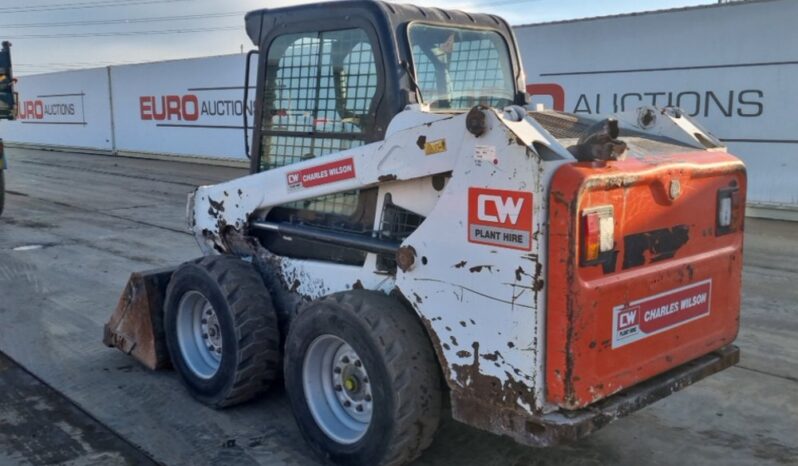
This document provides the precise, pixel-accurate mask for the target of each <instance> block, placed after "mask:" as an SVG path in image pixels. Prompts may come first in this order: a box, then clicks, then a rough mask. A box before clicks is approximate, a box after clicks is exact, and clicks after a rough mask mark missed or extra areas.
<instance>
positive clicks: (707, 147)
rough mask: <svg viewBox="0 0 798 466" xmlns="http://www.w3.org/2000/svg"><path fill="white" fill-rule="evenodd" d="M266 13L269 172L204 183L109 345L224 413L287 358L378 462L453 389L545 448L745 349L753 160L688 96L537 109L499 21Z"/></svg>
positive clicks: (314, 10)
mask: <svg viewBox="0 0 798 466" xmlns="http://www.w3.org/2000/svg"><path fill="white" fill-rule="evenodd" d="M246 29H247V33H248V34H249V36H250V37H251V38H252V41H253V42H254V44H255V45H256V46H257V47H258V50H257V60H258V66H257V69H258V73H257V83H256V102H257V106H256V112H255V124H254V135H253V143H252V147H251V150H250V151H249V155H250V157H251V162H252V166H251V168H252V169H251V172H252V174H251V175H249V176H246V177H243V178H240V179H235V180H232V181H229V182H225V183H221V184H218V185H215V186H203V187H200V188H198V189H197V190H196V191H195V192H194V193H192V194H190V196H189V201H188V208H187V214H188V226H189V228H190V230H191V231H192V232H193V233H194V234H195V235H196V239H197V242H198V244H199V246H200V248H201V249H202V251H203V255H204V256H203V257H202V258H200V259H197V260H193V261H190V262H186V263H184V264H182V265H180V266H179V267H177V268H176V269H173V270H172V269H170V270H156V271H149V272H142V273H136V274H133V276H132V277H131V280H130V282H129V283H128V285H127V288H126V290H125V292H124V293H123V295H122V298H121V299H120V302H119V306H118V308H117V310H116V312H115V313H114V315H113V316H112V318H111V321H110V322H109V323H108V325H107V326H106V329H105V331H106V332H105V338H104V340H105V343H106V344H108V345H109V346H116V347H118V348H120V349H122V350H123V351H125V352H127V353H129V354H132V355H133V356H134V357H136V358H137V359H138V360H139V361H141V362H143V363H144V364H145V365H147V366H148V367H150V368H153V369H156V368H161V367H167V366H169V365H170V364H171V366H173V367H174V368H175V369H176V370H177V372H178V373H179V375H180V377H181V378H182V380H183V382H184V383H185V385H186V387H187V388H188V391H189V392H190V393H191V394H192V395H193V396H194V397H196V398H197V399H198V400H200V401H202V402H203V403H206V404H208V405H210V406H213V407H224V406H229V405H232V404H235V403H239V402H243V401H245V400H248V399H250V398H252V397H254V396H256V395H258V394H260V393H262V392H264V391H265V390H266V389H267V388H268V387H269V385H270V384H273V383H275V382H276V381H277V380H278V377H279V374H280V371H281V370H282V375H283V378H284V383H285V386H286V391H287V393H288V397H289V399H290V403H291V406H292V408H293V412H294V415H295V417H296V421H297V423H298V425H299V428H300V430H301V431H302V433H303V435H304V437H305V438H306V439H307V441H308V443H309V444H310V446H311V447H312V448H313V449H314V450H315V451H317V452H319V453H320V454H321V455H323V456H325V457H327V458H329V459H331V460H332V461H334V462H337V463H344V464H359V465H398V464H403V463H406V462H408V461H410V460H412V459H414V458H416V457H417V456H419V455H420V454H421V452H422V450H424V449H425V448H426V447H427V446H429V445H430V443H431V442H432V439H433V435H434V433H435V431H436V428H437V426H438V421H439V417H440V413H441V409H442V405H443V404H444V400H446V403H447V404H448V405H450V406H451V415H452V416H453V418H454V419H456V420H458V421H461V422H464V423H466V424H469V425H471V426H475V427H477V428H480V429H484V430H486V431H489V432H493V433H496V434H500V435H507V436H509V437H512V438H513V439H515V440H516V441H518V442H520V443H523V444H527V445H532V446H548V445H554V444H557V443H560V442H567V441H573V440H576V439H578V438H580V437H583V436H585V435H587V434H589V433H591V432H593V431H595V430H597V429H599V428H600V427H602V426H604V425H605V424H607V423H609V422H610V421H613V420H615V419H617V418H619V417H621V416H624V415H627V414H629V413H631V412H634V411H635V410H638V409H640V408H642V407H644V406H646V405H648V404H650V403H653V402H654V401H656V400H658V399H661V398H663V397H665V396H668V395H670V394H671V393H673V392H675V391H677V390H680V389H682V388H684V387H685V386H687V385H690V384H692V383H694V382H696V381H698V380H700V379H702V378H704V377H706V376H708V375H710V374H713V373H715V372H718V371H720V370H723V369H725V368H727V367H729V366H731V365H733V364H735V363H736V362H737V361H738V357H739V352H738V349H737V348H736V347H735V346H733V345H731V343H732V341H733V340H734V339H735V337H736V334H737V330H738V320H739V312H740V280H741V267H742V244H743V243H742V234H743V220H744V218H743V209H744V206H745V192H746V175H745V168H744V166H743V164H742V163H741V162H740V161H739V160H738V159H737V158H735V157H733V156H731V155H729V154H727V153H726V152H725V150H724V148H723V146H722V144H721V143H720V142H719V141H718V140H717V139H716V138H715V137H713V136H712V135H711V134H710V133H709V132H707V131H705V130H704V129H702V128H701V127H700V126H699V125H698V124H696V123H695V122H693V121H691V120H690V119H689V118H688V117H687V116H685V115H683V114H682V113H681V112H680V111H679V109H676V108H665V109H657V108H650V107H644V108H640V109H638V110H635V111H631V112H626V113H620V114H617V115H614V116H613V117H611V118H607V119H606V120H587V119H585V118H583V117H578V116H574V115H569V114H565V113H559V112H553V111H545V110H543V111H537V112H527V110H526V109H525V107H524V106H525V105H526V104H527V99H526V94H525V92H524V86H525V77H524V73H523V69H522V67H521V62H520V58H519V53H518V49H517V45H516V42H515V38H514V36H513V33H512V30H511V29H510V27H509V26H508V24H507V23H506V22H505V21H504V20H503V19H501V18H499V17H496V16H492V15H484V14H472V13H465V12H461V11H445V10H441V9H437V8H420V7H416V6H410V5H395V4H390V3H384V2H376V1H346V2H340V3H325V4H319V5H303V6H295V7H288V8H280V9H273V10H259V11H254V12H251V13H249V14H248V15H247V16H246ZM528 65H529V66H532V67H534V63H532V64H528ZM248 87H249V85H248V84H247V85H245V88H248ZM245 127H246V125H245Z"/></svg>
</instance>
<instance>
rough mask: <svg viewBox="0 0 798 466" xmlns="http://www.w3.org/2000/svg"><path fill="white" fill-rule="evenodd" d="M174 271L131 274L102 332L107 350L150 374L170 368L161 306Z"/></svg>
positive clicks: (169, 269) (150, 271) (170, 269)
mask: <svg viewBox="0 0 798 466" xmlns="http://www.w3.org/2000/svg"><path fill="white" fill-rule="evenodd" d="M174 270H175V269H174V268H166V269H156V270H149V271H145V272H135V273H132V274H131V275H130V279H129V280H128V282H127V286H125V291H123V292H122V296H121V297H120V298H119V304H117V305H116V310H115V311H114V313H113V315H112V316H111V319H110V320H109V321H108V323H107V324H105V327H104V331H103V343H105V345H106V346H109V347H111V348H118V349H119V350H121V351H122V352H124V353H125V354H129V355H131V356H133V357H134V358H135V359H136V360H138V361H139V362H140V363H142V364H144V366H146V367H147V368H149V369H152V370H157V369H166V368H168V367H169V366H170V363H169V353H168V350H167V349H166V339H165V336H164V328H163V303H164V299H165V296H166V286H167V285H168V284H169V280H170V279H171V278H172V273H173V272H174Z"/></svg>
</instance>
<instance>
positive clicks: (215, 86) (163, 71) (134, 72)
mask: <svg viewBox="0 0 798 466" xmlns="http://www.w3.org/2000/svg"><path fill="white" fill-rule="evenodd" d="M244 57H245V56H244V55H226V56H219V57H208V58H200V59H193V60H176V61H166V62H158V63H145V64H139V65H125V66H118V67H112V68H111V80H112V83H113V86H112V87H113V104H114V126H115V128H116V148H117V150H119V151H125V152H138V153H154V154H175V155H186V156H200V157H215V158H227V159H241V160H245V159H246V156H245V154H244V152H245V150H244V129H243V128H244V126H243V116H244V112H247V114H248V116H249V122H250V126H251V125H252V120H253V119H254V102H255V88H254V83H255V71H254V68H255V67H256V66H255V60H254V59H253V66H252V68H253V72H252V80H251V81H250V82H251V84H250V85H251V86H252V88H251V89H250V94H249V98H248V102H246V103H245V102H244V99H243V97H244V59H245V58H244ZM250 135H251V131H250Z"/></svg>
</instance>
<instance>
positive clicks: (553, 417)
mask: <svg viewBox="0 0 798 466" xmlns="http://www.w3.org/2000/svg"><path fill="white" fill-rule="evenodd" d="M739 360H740V349H739V348H738V347H736V346H734V345H728V346H725V347H723V348H720V349H719V350H716V351H714V352H712V353H709V354H707V355H704V356H701V357H700V358H698V359H694V360H693V361H690V362H687V363H685V364H682V365H681V366H679V367H676V368H674V369H671V370H670V371H668V372H665V373H663V374H660V375H658V376H656V377H653V378H651V379H649V380H646V381H644V382H641V383H639V384H637V385H635V386H633V387H630V388H628V389H626V390H623V391H621V392H619V393H616V394H615V395H612V396H610V397H608V398H605V399H603V400H601V401H599V402H597V403H595V404H592V405H590V406H588V407H586V408H583V409H579V410H574V411H566V410H559V411H555V412H553V413H549V414H545V415H543V416H540V417H532V416H528V415H525V414H523V413H520V412H518V411H517V410H495V409H485V408H486V407H484V406H482V407H479V406H477V404H479V402H478V401H476V400H471V401H469V400H463V399H459V400H456V401H455V400H453V403H452V415H453V416H454V418H455V419H458V420H460V421H463V422H465V423H467V424H470V425H473V426H474V427H478V428H482V429H484V430H488V431H490V432H493V433H495V434H499V435H507V436H509V437H512V438H513V439H514V440H515V441H517V442H519V443H522V444H525V445H529V446H535V447H547V446H553V445H557V444H561V443H568V442H572V441H574V440H578V439H580V438H582V437H584V436H586V435H588V434H590V433H592V432H595V431H596V430H598V429H600V428H602V427H604V426H605V425H607V424H609V423H610V422H612V421H614V420H616V419H618V418H621V417H623V416H626V415H629V414H631V413H633V412H635V411H637V410H639V409H641V408H644V407H646V406H648V405H650V404H652V403H654V402H656V401H658V400H660V399H662V398H665V397H666V396H668V395H670V394H672V393H675V392H678V391H679V390H681V389H683V388H684V387H687V386H688V385H692V384H693V383H695V382H698V381H699V380H701V379H703V378H705V377H707V376H710V375H712V374H714V373H716V372H720V371H722V370H724V369H726V368H728V367H730V366H733V365H735V364H737V362H738V361H739ZM480 408H482V409H480ZM476 412H479V413H482V414H483V416H480V417H481V419H475V416H473V414H474V413H476Z"/></svg>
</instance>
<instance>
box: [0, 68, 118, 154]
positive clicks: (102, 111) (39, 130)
mask: <svg viewBox="0 0 798 466" xmlns="http://www.w3.org/2000/svg"><path fill="white" fill-rule="evenodd" d="M16 90H17V92H18V93H19V111H18V115H17V119H16V120H14V121H4V122H3V123H2V124H0V137H1V138H3V139H4V140H5V141H7V142H11V143H14V142H17V143H25V144H33V145H43V146H59V147H70V148H81V149H95V150H111V149H112V143H113V138H112V135H111V110H110V106H109V99H108V70H107V69H106V68H97V69H91V70H79V71H65V72H60V73H50V74H40V75H34V76H23V77H20V78H18V82H17V85H16Z"/></svg>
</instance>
